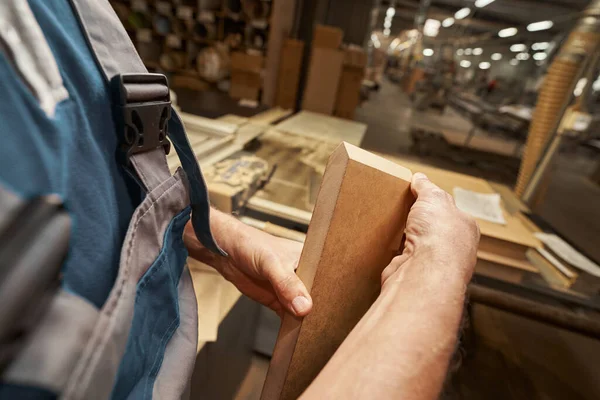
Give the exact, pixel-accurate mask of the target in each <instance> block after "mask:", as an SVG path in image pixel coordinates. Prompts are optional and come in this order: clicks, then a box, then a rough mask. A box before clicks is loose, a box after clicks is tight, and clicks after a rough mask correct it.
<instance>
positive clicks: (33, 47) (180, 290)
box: [0, 0, 224, 399]
mask: <svg viewBox="0 0 600 400" xmlns="http://www.w3.org/2000/svg"><path fill="white" fill-rule="evenodd" d="M0 38H1V39H2V40H1V41H0V43H2V46H0V90H1V91H2V95H3V98H2V99H0V119H1V120H2V124H3V127H0V132H9V134H10V136H9V137H7V136H5V135H3V143H4V145H5V147H4V148H2V149H0V166H1V167H2V172H1V173H0V190H3V191H7V192H11V193H12V195H14V196H16V197H19V198H23V199H27V198H29V197H32V196H37V195H44V194H48V193H56V194H58V195H60V196H61V197H62V198H63V199H64V202H65V205H66V208H67V210H68V211H69V213H70V214H71V216H72V219H73V222H74V226H73V234H72V235H71V241H70V249H69V254H68V256H67V259H66V261H65V264H64V266H63V271H62V276H63V279H62V285H61V289H60V290H59V291H58V293H57V294H56V296H55V297H54V298H53V299H52V300H51V304H50V306H49V309H48V311H47V312H46V313H45V315H44V317H43V318H42V319H41V320H40V321H39V323H38V324H37V326H36V327H35V329H34V331H33V332H31V333H30V334H29V335H28V338H27V341H26V343H25V345H24V347H23V349H22V350H21V351H20V353H19V354H18V356H17V357H16V358H15V359H14V361H13V362H12V363H11V364H10V365H9V366H8V368H6V369H5V370H4V371H3V373H2V376H1V378H0V379H1V381H0V398H25V397H26V398H49V399H50V398H64V399H106V398H115V399H125V398H135V399H150V398H168V399H173V398H181V397H182V396H185V394H186V391H187V387H188V384H189V379H190V377H191V373H192V370H193V365H194V361H195V358H196V345H197V328H198V326H197V323H198V320H197V309H196V307H197V306H196V298H195V294H194V291H193V287H192V281H191V276H190V272H189V270H188V269H187V266H186V265H185V262H186V258H187V251H186V249H185V246H184V244H183V239H182V234H183V229H184V226H185V224H186V223H187V221H188V220H189V219H190V215H191V220H192V225H193V227H194V230H195V232H196V235H197V236H198V238H199V239H200V241H201V242H202V243H203V245H204V246H206V247H207V248H208V249H210V250H212V251H214V252H216V253H220V254H222V255H224V253H223V252H222V250H221V249H219V247H218V245H217V244H216V243H215V241H214V239H213V237H212V235H211V232H210V227H209V211H210V207H209V204H208V197H207V191H206V185H205V183H204V180H203V178H202V175H201V172H200V169H199V166H198V163H197V161H196V159H195V156H194V154H193V152H192V151H191V148H190V145H189V142H188V140H187V137H186V134H185V131H184V127H183V124H182V122H181V120H180V118H179V117H178V116H177V114H176V112H175V110H173V109H172V108H171V104H170V98H169V88H168V84H167V81H166V78H165V77H164V76H162V75H158V74H148V72H147V70H146V68H145V67H144V64H143V63H142V61H141V59H140V58H139V56H138V55H137V53H136V51H135V49H134V46H133V44H132V43H131V40H130V39H129V37H128V35H127V33H126V31H125V29H124V28H123V26H122V24H121V22H120V21H119V19H118V18H117V16H116V15H115V13H114V12H113V10H112V7H111V6H110V4H109V3H108V1H107V0H71V1H70V2H68V1H67V0H54V1H46V0H30V1H26V0H3V1H2V2H0ZM167 137H168V139H169V140H167ZM7 143H8V145H6V144H7ZM169 147H173V149H171V151H173V150H174V151H176V152H177V154H178V156H179V158H180V160H181V165H182V168H179V169H178V170H177V171H176V172H175V173H174V174H172V175H171V173H170V172H169V168H168V166H167V162H166V156H165V151H167V150H168V149H169ZM1 211H2V210H0V212H1ZM32 295H35V294H32Z"/></svg>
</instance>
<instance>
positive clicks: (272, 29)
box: [262, 0, 296, 106]
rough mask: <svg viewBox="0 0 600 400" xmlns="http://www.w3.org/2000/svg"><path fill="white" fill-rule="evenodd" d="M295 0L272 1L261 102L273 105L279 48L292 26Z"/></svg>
mask: <svg viewBox="0 0 600 400" xmlns="http://www.w3.org/2000/svg"><path fill="white" fill-rule="evenodd" d="M295 14H296V0H286V1H274V2H273V9H272V10H271V21H270V26H269V41H268V42H267V59H266V62H265V80H264V84H263V95H262V102H263V104H266V105H268V106H273V105H274V102H275V92H276V90H277V76H278V72H279V63H280V62H281V48H282V47H283V42H284V40H285V39H286V38H288V37H289V36H290V33H291V32H292V29H293V27H294V17H295Z"/></svg>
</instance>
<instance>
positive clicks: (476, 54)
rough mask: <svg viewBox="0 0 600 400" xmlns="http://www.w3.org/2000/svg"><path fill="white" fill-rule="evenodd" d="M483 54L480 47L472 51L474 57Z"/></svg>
mask: <svg viewBox="0 0 600 400" xmlns="http://www.w3.org/2000/svg"><path fill="white" fill-rule="evenodd" d="M482 54H483V49H482V48H481V47H476V48H474V49H473V55H474V56H480V55H482Z"/></svg>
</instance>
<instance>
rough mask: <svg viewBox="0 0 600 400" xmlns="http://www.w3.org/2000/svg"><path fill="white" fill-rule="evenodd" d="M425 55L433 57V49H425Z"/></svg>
mask: <svg viewBox="0 0 600 400" xmlns="http://www.w3.org/2000/svg"><path fill="white" fill-rule="evenodd" d="M423 55H424V56H425V57H431V56H432V55H433V49H423Z"/></svg>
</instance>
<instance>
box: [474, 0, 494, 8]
mask: <svg viewBox="0 0 600 400" xmlns="http://www.w3.org/2000/svg"><path fill="white" fill-rule="evenodd" d="M493 2H494V0H476V1H475V7H477V8H483V7H485V6H487V5H489V4H491V3H493Z"/></svg>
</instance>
